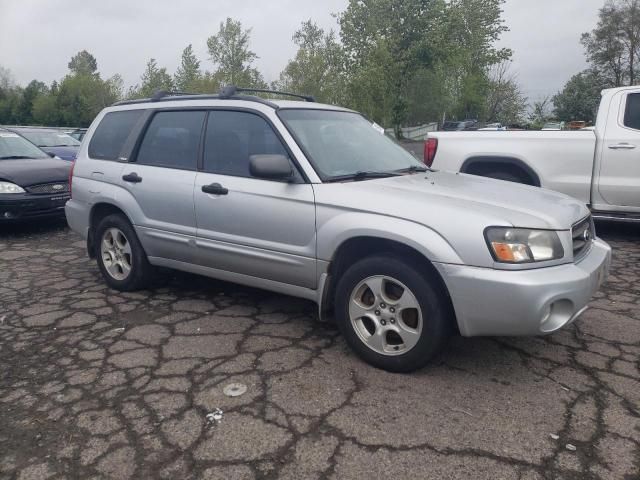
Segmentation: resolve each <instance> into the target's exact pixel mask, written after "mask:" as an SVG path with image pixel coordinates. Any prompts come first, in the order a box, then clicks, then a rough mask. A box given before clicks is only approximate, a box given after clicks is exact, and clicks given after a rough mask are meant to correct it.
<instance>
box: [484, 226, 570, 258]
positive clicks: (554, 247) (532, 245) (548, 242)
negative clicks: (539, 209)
mask: <svg viewBox="0 0 640 480" xmlns="http://www.w3.org/2000/svg"><path fill="white" fill-rule="evenodd" d="M485 236H486V239H487V243H488V245H489V250H491V254H492V255H493V258H494V259H495V261H496V262H501V263H532V262H545V261H549V260H557V259H559V258H562V257H564V249H563V248H562V243H561V242H560V237H558V234H557V233H556V232H553V231H551V230H529V229H525V228H505V227H490V228H487V229H486V230H485Z"/></svg>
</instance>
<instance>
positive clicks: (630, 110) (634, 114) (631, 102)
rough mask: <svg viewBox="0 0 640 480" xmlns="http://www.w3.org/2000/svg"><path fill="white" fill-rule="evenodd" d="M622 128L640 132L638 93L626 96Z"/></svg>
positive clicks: (639, 100)
mask: <svg viewBox="0 0 640 480" xmlns="http://www.w3.org/2000/svg"><path fill="white" fill-rule="evenodd" d="M624 126H625V127H629V128H633V129H634V130H640V93H632V94H630V95H628V96H627V108H626V110H625V111H624Z"/></svg>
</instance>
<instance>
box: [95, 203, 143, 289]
mask: <svg viewBox="0 0 640 480" xmlns="http://www.w3.org/2000/svg"><path fill="white" fill-rule="evenodd" d="M94 249H95V255H96V261H97V262H98V267H99V268H100V272H101V273H102V276H103V277H104V280H105V282H106V283H107V285H109V287H111V288H113V289H114V290H119V291H121V292H131V291H134V290H141V289H144V288H146V287H147V286H149V285H150V283H151V281H152V279H153V273H154V268H153V267H152V266H151V264H150V263H149V261H148V260H147V254H146V253H145V251H144V249H143V248H142V245H141V244H140V240H138V236H137V235H136V232H135V230H134V229H133V226H132V225H131V223H129V220H128V219H127V218H126V217H125V216H124V215H121V214H113V215H108V216H106V217H104V218H103V219H102V220H100V222H99V223H98V226H97V227H96V230H95V236H94Z"/></svg>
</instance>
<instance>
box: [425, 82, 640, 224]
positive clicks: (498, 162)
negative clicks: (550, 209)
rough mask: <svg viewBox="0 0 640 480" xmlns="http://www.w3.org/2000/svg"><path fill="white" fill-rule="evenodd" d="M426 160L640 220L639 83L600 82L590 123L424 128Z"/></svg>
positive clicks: (598, 212) (612, 215)
mask: <svg viewBox="0 0 640 480" xmlns="http://www.w3.org/2000/svg"><path fill="white" fill-rule="evenodd" d="M424 153H425V163H426V164H427V165H429V166H433V167H434V168H435V169H438V170H449V171H454V172H461V173H468V174H473V175H480V176H485V177H492V178H498V179H501V180H508V181H512V182H518V183H524V184H527V185H532V186H537V187H543V188H548V189H551V190H556V191H558V192H561V193H564V194H566V195H569V196H571V197H574V198H577V199H578V200H580V201H582V202H584V203H585V204H587V205H588V206H589V207H590V208H591V210H592V211H593V213H594V215H595V216H597V217H601V218H610V219H616V220H627V221H640V87H638V86H636V87H622V88H614V89H609V90H604V91H603V92H602V100H601V101H600V109H599V110H598V117H597V121H596V125H595V129H593V130H584V131H506V132H504V131H502V132H500V131H497V132H491V131H477V132H435V133H430V134H429V137H428V138H427V142H426V144H425V152H424Z"/></svg>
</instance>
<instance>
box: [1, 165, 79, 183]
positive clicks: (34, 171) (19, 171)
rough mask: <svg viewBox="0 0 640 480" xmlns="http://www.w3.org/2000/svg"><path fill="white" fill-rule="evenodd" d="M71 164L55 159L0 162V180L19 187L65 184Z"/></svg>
mask: <svg viewBox="0 0 640 480" xmlns="http://www.w3.org/2000/svg"><path fill="white" fill-rule="evenodd" d="M70 170H71V162H68V161H65V160H59V159H56V158H29V159H24V160H0V179H1V180H7V181H9V182H12V183H15V184H16V185H19V186H21V187H28V186H31V185H38V184H41V183H52V182H67V181H68V179H69V171H70Z"/></svg>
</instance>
